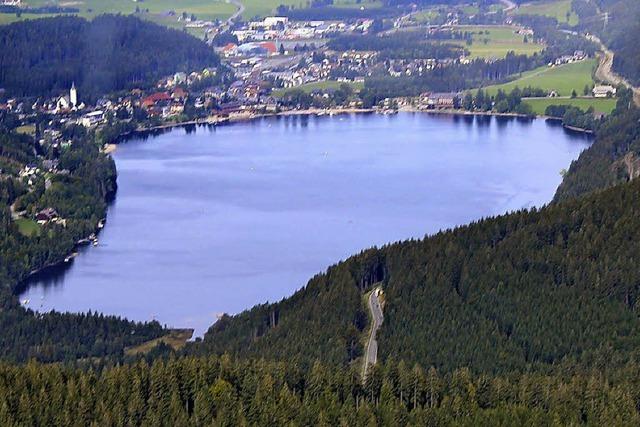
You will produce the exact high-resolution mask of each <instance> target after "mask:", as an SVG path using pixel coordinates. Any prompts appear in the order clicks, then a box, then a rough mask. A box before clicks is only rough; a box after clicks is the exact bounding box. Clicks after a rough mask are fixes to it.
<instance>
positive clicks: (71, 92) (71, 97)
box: [69, 82, 78, 108]
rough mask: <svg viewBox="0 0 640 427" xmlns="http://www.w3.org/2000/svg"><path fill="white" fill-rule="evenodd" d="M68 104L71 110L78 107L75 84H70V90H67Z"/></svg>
mask: <svg viewBox="0 0 640 427" xmlns="http://www.w3.org/2000/svg"><path fill="white" fill-rule="evenodd" d="M69 104H71V108H77V107H78V91H77V90H76V83H75V82H73V83H71V90H69Z"/></svg>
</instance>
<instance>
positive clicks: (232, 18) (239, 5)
mask: <svg viewBox="0 0 640 427" xmlns="http://www.w3.org/2000/svg"><path fill="white" fill-rule="evenodd" d="M229 3H231V4H233V5H235V6H236V7H237V8H238V10H236V11H235V13H234V14H233V15H231V16H230V17H229V19H227V24H228V25H229V26H231V25H232V24H233V22H234V21H235V20H236V18H238V17H239V16H240V15H242V14H243V13H244V10H245V7H244V5H243V4H242V3H240V1H238V0H229Z"/></svg>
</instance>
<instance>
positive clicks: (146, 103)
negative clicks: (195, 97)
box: [142, 92, 171, 109]
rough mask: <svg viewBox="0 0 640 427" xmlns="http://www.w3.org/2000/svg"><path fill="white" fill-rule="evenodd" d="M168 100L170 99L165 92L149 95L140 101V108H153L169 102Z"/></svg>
mask: <svg viewBox="0 0 640 427" xmlns="http://www.w3.org/2000/svg"><path fill="white" fill-rule="evenodd" d="M170 100H171V97H170V96H169V94H168V93H166V92H156V93H154V94H151V95H149V96H147V97H146V98H145V99H144V100H143V101H142V106H143V107H144V108H147V109H149V108H151V107H153V106H155V105H156V104H157V103H159V102H166V101H170Z"/></svg>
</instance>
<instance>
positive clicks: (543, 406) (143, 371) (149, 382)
mask: <svg viewBox="0 0 640 427" xmlns="http://www.w3.org/2000/svg"><path fill="white" fill-rule="evenodd" d="M639 377H640V368H639V367H638V365H637V364H630V365H628V366H625V367H624V368H623V369H621V370H620V371H619V372H618V376H617V378H614V379H607V378H606V377H605V376H604V375H602V373H600V372H598V371H595V370H594V371H588V372H581V373H576V374H571V375H545V374H538V373H526V374H523V375H520V376H506V375H477V374H474V373H472V372H471V371H470V370H468V369H465V368H461V369H457V370H455V371H453V372H451V373H449V374H443V373H441V372H439V371H438V370H436V369H434V368H427V367H423V366H421V365H419V364H415V365H413V364H407V363H404V362H399V363H395V362H392V361H389V362H387V363H385V364H383V365H381V366H377V367H376V368H375V369H374V370H373V371H372V373H371V375H370V376H369V377H368V380H367V381H366V382H365V383H362V381H361V379H360V376H359V374H358V372H357V370H354V369H349V368H336V367H335V366H331V365H323V364H320V363H316V364H314V365H313V367H312V368H310V369H300V368H299V367H298V366H296V365H295V364H294V363H290V362H280V363H276V362H265V361H246V360H233V359H231V358H229V357H227V356H223V357H219V358H218V357H208V358H189V357H187V358H180V359H170V360H166V361H163V360H158V361H155V362H154V363H153V364H151V365H149V364H147V363H145V362H140V363H135V364H130V365H124V366H118V367H113V368H107V369H104V370H101V371H83V370H78V369H73V368H69V367H64V366H60V365H38V364H35V363H29V364H27V365H22V366H10V365H5V364H3V365H0V424H2V425H7V426H8V425H82V426H89V425H100V426H134V425H148V426H210V425H215V426H244V425H251V426H276V425H314V426H338V425H339V426H362V427H365V426H375V425H381V426H403V425H437V426H441V425H442V426H444V425H461V426H478V425H518V426H520V425H536V426H538V425H579V424H587V425H637V424H638V423H640V416H639V414H638V411H637V408H636V402H637V401H638V398H639V397H640V384H639V383H638V378H639Z"/></svg>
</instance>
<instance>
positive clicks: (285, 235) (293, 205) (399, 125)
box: [21, 113, 591, 334]
mask: <svg viewBox="0 0 640 427" xmlns="http://www.w3.org/2000/svg"><path fill="white" fill-rule="evenodd" d="M590 143H591V140H590V139H589V138H587V137H585V136H582V135H576V134H571V133H568V132H566V131H564V130H563V129H562V128H561V127H560V126H557V125H553V124H550V123H547V122H545V121H543V120H539V119H538V120H516V119H498V118H495V117H476V118H474V117H466V116H445V115H426V114H409V113H406V114H398V115H394V116H382V115H341V116H333V117H328V116H324V117H281V118H269V119H262V120H258V121H254V122H248V123H241V124H234V125H231V126H222V127H217V128H207V127H199V128H197V129H196V130H195V131H193V130H191V131H190V132H187V131H186V130H185V129H175V130H172V131H170V132H168V133H165V134H163V135H160V136H157V137H151V138H147V139H137V140H131V141H129V142H127V143H123V144H121V145H120V146H119V147H118V149H117V151H116V152H115V153H114V158H115V160H116V165H117V167H118V173H119V177H118V185H119V189H118V193H117V196H116V199H115V201H114V202H113V204H112V205H111V207H110V208H109V212H108V217H107V224H106V226H105V228H104V230H103V231H102V232H101V234H100V236H99V239H100V243H99V245H98V246H96V247H93V246H91V247H86V248H83V249H81V250H80V255H79V256H78V257H76V258H75V260H74V261H73V262H72V263H70V265H68V266H66V267H65V268H59V269H56V270H53V271H49V272H47V273H46V274H42V275H40V276H39V277H37V278H35V279H34V280H31V282H30V283H29V285H30V286H29V287H28V289H27V290H26V292H25V293H24V294H23V296H21V298H28V299H29V300H30V303H29V307H31V308H34V309H38V310H41V311H47V310H51V309H56V310H59V311H75V312H78V311H87V310H97V311H101V312H104V313H108V314H118V315H122V316H126V317H128V318H131V319H136V320H149V319H157V320H159V321H160V322H161V323H163V324H167V325H168V326H172V327H192V328H195V329H196V334H202V333H203V332H204V331H205V330H206V328H207V327H208V326H210V325H211V324H212V323H213V322H214V321H215V320H216V314H218V313H221V312H227V313H237V312H240V311H242V310H244V309H247V308H249V307H251V306H253V305H255V304H257V303H263V302H265V301H276V300H279V299H281V298H283V297H286V296H288V295H290V294H291V293H292V292H294V291H295V290H296V289H298V288H300V287H301V286H303V285H305V284H306V282H307V280H308V279H309V278H310V277H311V276H313V275H314V274H315V273H318V272H320V271H323V270H325V269H326V267H328V266H329V265H331V264H333V263H335V262H337V261H339V260H340V259H344V258H346V257H348V256H349V255H352V254H354V253H357V252H359V251H360V250H361V249H363V248H367V247H370V246H372V245H382V244H384V243H387V242H391V241H397V240H404V239H407V238H410V237H422V236H424V235H425V234H431V233H434V232H437V231H438V230H440V229H443V228H449V227H452V226H456V225H460V224H465V223H468V222H470V221H472V220H476V219H479V218H481V217H486V216H490V215H496V214H501V213H504V212H507V211H510V210H515V209H520V208H525V207H531V206H541V205H543V204H545V203H547V202H548V201H550V200H551V198H552V197H553V194H554V192H555V190H556V188H557V186H558V185H559V184H560V181H561V179H562V178H561V175H560V172H561V170H562V169H564V168H568V167H569V165H570V163H571V161H572V160H574V159H576V158H577V157H578V155H579V154H580V152H581V151H582V150H583V149H585V148H586V147H588V146H589V144H590Z"/></svg>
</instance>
